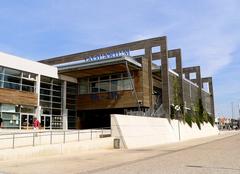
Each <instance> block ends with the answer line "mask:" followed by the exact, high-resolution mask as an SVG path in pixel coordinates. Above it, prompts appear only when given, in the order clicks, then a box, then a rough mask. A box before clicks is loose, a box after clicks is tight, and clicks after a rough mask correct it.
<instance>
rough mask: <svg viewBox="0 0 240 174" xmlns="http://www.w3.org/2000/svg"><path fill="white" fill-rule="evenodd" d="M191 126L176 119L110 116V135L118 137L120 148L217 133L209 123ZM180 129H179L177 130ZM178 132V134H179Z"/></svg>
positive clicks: (153, 144) (157, 143)
mask: <svg viewBox="0 0 240 174" xmlns="http://www.w3.org/2000/svg"><path fill="white" fill-rule="evenodd" d="M201 126H202V128H201V130H199V129H198V127H197V125H196V124H193V126H192V128H191V127H190V126H188V124H187V123H186V124H183V123H182V122H178V121H177V120H170V122H169V121H168V119H166V118H154V117H143V116H128V115H118V114H114V115H112V116H111V128H112V137H115V138H120V142H121V143H120V146H121V148H128V149H132V148H141V147H146V146H155V145H160V144H167V143H173V142H178V141H184V140H189V139H194V138H201V137H206V136H211V135H217V134H218V133H219V131H218V129H217V127H212V126H211V124H209V123H208V124H204V125H201ZM179 130H180V131H179ZM179 132H180V136H179Z"/></svg>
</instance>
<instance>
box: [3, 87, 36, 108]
mask: <svg viewBox="0 0 240 174" xmlns="http://www.w3.org/2000/svg"><path fill="white" fill-rule="evenodd" d="M0 103H6V104H15V105H29V106H37V94H35V93H30V92H23V91H16V90H13V89H4V88H1V89H0Z"/></svg>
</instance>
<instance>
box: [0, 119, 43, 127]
mask: <svg viewBox="0 0 240 174" xmlns="http://www.w3.org/2000/svg"><path fill="white" fill-rule="evenodd" d="M2 123H3V119H2V118H1V117H0V128H1V127H2ZM39 128H40V122H39V120H38V119H37V117H34V119H33V129H34V130H37V129H39Z"/></svg>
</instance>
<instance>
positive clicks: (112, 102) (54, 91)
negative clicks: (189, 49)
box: [0, 36, 214, 129]
mask: <svg viewBox="0 0 240 174" xmlns="http://www.w3.org/2000/svg"><path fill="white" fill-rule="evenodd" d="M4 56H5V55H1V56H0V57H4ZM8 56H9V55H8ZM10 57H11V56H10ZM170 58H171V59H173V58H174V59H175V62H176V63H175V68H174V69H172V70H171V69H170V68H169V59H170ZM2 59H4V58H2ZM5 60H6V59H5ZM22 60H23V59H21V61H22ZM19 61H20V59H19ZM21 61H20V62H21ZM24 61H27V60H24ZM1 62H2V63H1V68H2V71H1V72H2V73H1V79H2V81H1V89H0V90H3V92H0V96H1V98H0V103H1V117H2V118H3V120H4V126H5V125H12V121H11V120H14V121H13V122H14V127H15V128H18V127H19V128H26V125H27V127H28V126H31V123H32V121H31V120H32V117H33V116H38V117H39V119H40V120H41V124H42V127H44V128H50V129H51V128H56V129H62V128H69V129H74V128H95V127H108V126H110V114H128V113H134V112H135V113H138V114H142V115H148V116H161V117H169V116H170V115H171V112H172V111H171V106H172V105H174V104H179V105H180V106H182V111H183V112H188V111H189V110H191V108H192V107H193V106H194V105H195V104H196V103H197V102H198V101H199V100H201V101H202V104H203V107H204V109H205V110H206V112H208V113H209V114H210V115H212V116H213V117H214V98H213V85H212V78H211V77H205V78H202V77H201V70H200V67H199V66H194V67H184V68H183V67H182V56H181V50H180V49H174V50H168V48H167V38H166V37H165V36H164V37H157V38H151V39H146V40H141V41H136V42H131V43H126V44H121V45H116V46H111V47H106V48H101V49H97V50H92V51H87V52H82V53H77V54H71V55H65V56H61V57H56V58H51V59H46V60H42V61H40V62H32V61H28V64H27V63H26V64H25V66H26V67H21V66H20V65H21V64H19V66H18V67H14V66H13V65H8V63H5V62H6V61H5V62H4V61H1ZM30 62H31V63H30ZM30 64H34V65H35V66H37V67H38V68H34V69H28V67H29V66H30ZM43 67H44V68H43ZM11 68H12V70H14V71H18V72H11V70H10V69H11ZM37 69H39V71H37ZM0 70H1V69H0ZM42 70H46V71H42ZM48 70H49V71H48ZM27 73H28V74H27ZM192 75H194V76H195V78H193V77H192ZM25 77H27V78H25ZM15 78H17V79H15ZM205 83H207V84H208V89H207V90H205V89H203V86H204V84H205ZM10 93H13V96H18V98H19V99H18V100H12V101H11V100H10V99H9V100H8V101H6V99H5V97H4V95H3V94H5V95H9V96H10ZM2 96H3V97H2ZM21 97H22V98H21ZM21 99H22V100H21ZM10 105H11V106H10ZM7 107H8V109H6V108H7ZM29 107H31V108H29ZM14 108H15V109H14ZM27 108H28V112H26V109H27ZM6 111H11V112H6ZM13 111H14V112H13ZM9 114H10V116H9ZM14 114H15V116H13V115H14ZM11 116H12V117H11ZM13 118H14V119H13ZM25 118H27V121H28V123H27V124H26V123H25V122H26V121H25V122H24V121H22V120H26V119H25ZM7 120H9V122H8V121H7ZM17 120H18V121H17ZM17 123H18V124H17ZM9 127H11V126H9Z"/></svg>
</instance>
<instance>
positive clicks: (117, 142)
mask: <svg viewBox="0 0 240 174" xmlns="http://www.w3.org/2000/svg"><path fill="white" fill-rule="evenodd" d="M113 147H114V149H120V139H119V138H114V140H113Z"/></svg>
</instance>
